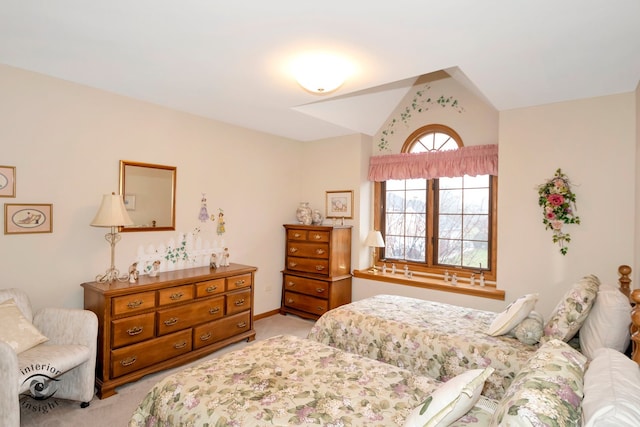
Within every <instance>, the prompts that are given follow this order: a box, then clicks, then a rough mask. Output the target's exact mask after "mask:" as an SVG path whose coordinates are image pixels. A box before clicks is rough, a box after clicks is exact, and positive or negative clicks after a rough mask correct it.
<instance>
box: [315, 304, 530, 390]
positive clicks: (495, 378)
mask: <svg viewBox="0 0 640 427" xmlns="http://www.w3.org/2000/svg"><path fill="white" fill-rule="evenodd" d="M496 316H497V313H493V312H490V311H482V310H476V309H471V308H465V307H459V306H455V305H450V304H443V303H437V302H433V301H424V300H419V299H415V298H407V297H401V296H395V295H377V296H374V297H371V298H367V299H364V300H360V301H355V302H353V303H351V304H347V305H343V306H340V307H338V308H336V309H333V310H331V311H329V312H327V313H325V314H324V315H323V316H322V317H320V319H318V320H317V322H316V324H315V325H314V326H313V328H312V329H311V331H310V333H309V336H308V338H309V339H312V340H315V341H318V342H321V343H324V344H327V345H329V346H333V347H337V348H340V349H342V350H346V351H348V352H351V353H356V354H360V355H362V356H366V357H369V358H372V359H376V360H380V361H383V362H386V363H389V364H392V365H396V366H399V367H403V368H405V369H408V370H410V371H412V372H415V373H416V374H419V375H427V376H429V377H431V378H434V379H437V380H440V381H447V380H448V379H450V378H452V377H454V376H456V375H459V374H460V373H462V372H464V371H466V370H468V369H476V368H484V367H487V366H489V365H491V366H492V367H493V368H495V371H494V373H493V374H492V375H491V377H489V379H488V380H487V382H486V383H485V388H484V391H483V394H484V395H485V396H487V397H489V398H492V399H497V400H499V399H500V398H502V396H503V394H504V392H505V390H506V389H507V387H508V386H509V384H510V383H511V381H513V378H514V377H515V375H516V374H517V373H518V372H519V371H520V369H521V367H522V366H523V365H524V364H525V363H526V361H527V360H528V359H529V357H531V355H532V354H533V353H534V352H535V351H536V350H537V348H538V346H537V345H527V344H524V343H522V342H520V341H518V340H517V339H516V338H513V337H510V336H499V337H492V336H489V335H487V334H486V333H485V331H486V330H488V328H489V326H490V325H491V322H492V321H493V319H494V318H495V317H496Z"/></svg>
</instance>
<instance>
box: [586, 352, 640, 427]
mask: <svg viewBox="0 0 640 427" xmlns="http://www.w3.org/2000/svg"><path fill="white" fill-rule="evenodd" d="M582 414H583V418H584V423H583V424H584V427H609V426H610V427H614V426H615V427H636V426H638V425H639V423H640V367H639V366H638V365H637V364H636V363H635V362H634V361H633V360H631V359H629V358H628V357H626V356H625V355H624V354H622V353H620V352H618V351H616V350H613V349H611V348H606V347H602V348H599V349H597V350H596V351H595V352H594V357H593V360H592V361H591V363H590V364H589V368H588V369H587V372H585V374H584V398H583V399H582Z"/></svg>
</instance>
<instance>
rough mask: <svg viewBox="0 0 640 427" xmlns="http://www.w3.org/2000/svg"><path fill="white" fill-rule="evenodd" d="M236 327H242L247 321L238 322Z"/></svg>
mask: <svg viewBox="0 0 640 427" xmlns="http://www.w3.org/2000/svg"><path fill="white" fill-rule="evenodd" d="M236 326H237V327H238V328H244V327H245V326H247V322H240V323H238V324H237V325H236Z"/></svg>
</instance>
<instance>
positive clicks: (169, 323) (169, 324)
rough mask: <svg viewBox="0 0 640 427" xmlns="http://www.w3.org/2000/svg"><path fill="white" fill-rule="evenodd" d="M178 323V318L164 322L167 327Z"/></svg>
mask: <svg viewBox="0 0 640 427" xmlns="http://www.w3.org/2000/svg"><path fill="white" fill-rule="evenodd" d="M176 323H178V318H177V317H172V318H171V319H167V320H165V321H164V324H165V325H166V326H173V325H175V324H176Z"/></svg>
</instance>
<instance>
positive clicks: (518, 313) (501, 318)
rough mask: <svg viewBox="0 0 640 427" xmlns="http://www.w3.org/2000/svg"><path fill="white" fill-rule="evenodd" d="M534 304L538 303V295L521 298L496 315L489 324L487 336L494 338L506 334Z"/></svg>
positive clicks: (526, 314) (527, 313) (524, 316)
mask: <svg viewBox="0 0 640 427" xmlns="http://www.w3.org/2000/svg"><path fill="white" fill-rule="evenodd" d="M536 302H538V294H527V295H523V296H521V297H520V298H518V299H517V300H515V301H514V302H512V303H511V304H509V305H508V306H507V308H506V309H505V310H504V311H503V312H501V313H500V314H498V316H497V317H496V318H495V319H494V320H493V322H492V323H491V326H490V327H489V331H487V334H489V335H491V336H494V337H497V336H498V335H504V334H506V333H507V332H509V331H510V330H511V329H513V328H515V327H516V325H518V323H520V322H522V321H523V320H524V319H525V318H526V317H527V316H528V315H529V313H531V310H533V308H534V307H535V306H536Z"/></svg>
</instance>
